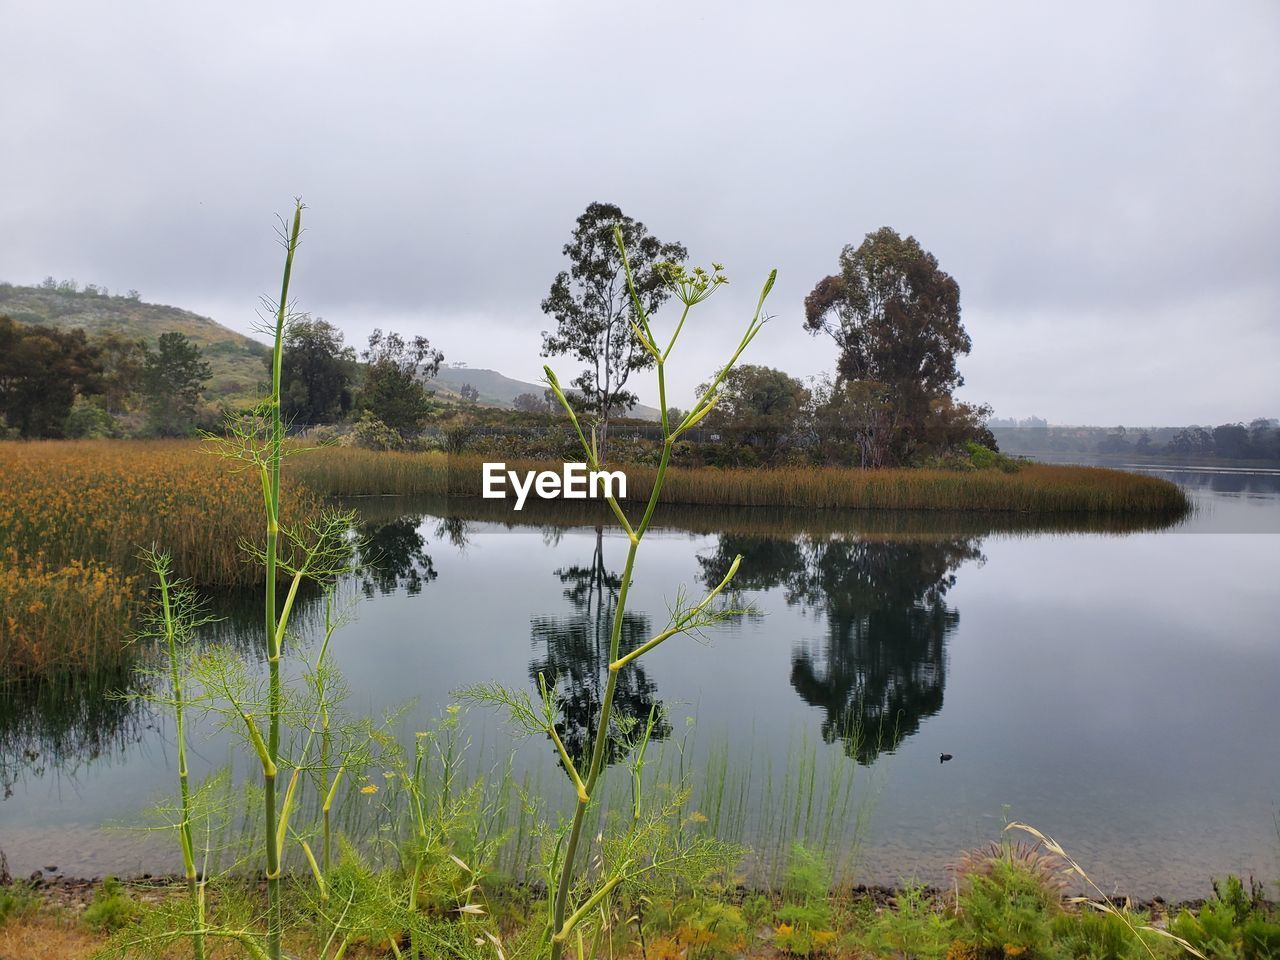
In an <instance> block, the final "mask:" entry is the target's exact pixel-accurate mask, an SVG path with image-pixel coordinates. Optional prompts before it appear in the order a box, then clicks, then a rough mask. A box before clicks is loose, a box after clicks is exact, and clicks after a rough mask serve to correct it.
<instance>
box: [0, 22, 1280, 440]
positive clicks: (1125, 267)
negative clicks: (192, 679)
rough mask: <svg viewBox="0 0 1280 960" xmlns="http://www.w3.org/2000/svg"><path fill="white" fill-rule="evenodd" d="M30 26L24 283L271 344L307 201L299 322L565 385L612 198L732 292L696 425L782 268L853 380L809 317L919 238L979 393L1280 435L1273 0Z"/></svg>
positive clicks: (828, 354) (14, 37) (17, 272)
mask: <svg viewBox="0 0 1280 960" xmlns="http://www.w3.org/2000/svg"><path fill="white" fill-rule="evenodd" d="M0 35H3V37H4V43H3V47H4V65H3V68H2V71H3V84H2V87H0V130H2V131H3V135H4V140H3V148H2V149H0V174H2V175H3V176H2V182H3V189H0V279H4V280H9V281H11V282H18V283H33V282H37V281H39V280H40V279H41V278H42V277H44V276H45V275H47V274H52V275H54V276H56V277H59V278H65V277H75V278H76V279H78V280H80V281H81V282H94V283H98V284H100V285H106V286H108V287H110V288H111V289H112V290H116V289H121V290H123V289H127V288H130V287H133V288H137V289H139V290H141V291H142V294H143V298H144V299H146V300H148V301H153V302H160V303H171V304H175V305H178V306H183V307H187V308H190V309H193V310H196V311H198V312H201V313H205V314H208V315H210V316H212V317H214V318H215V319H216V320H218V321H220V322H222V323H224V324H227V325H228V326H231V327H233V328H236V329H239V330H246V331H247V330H249V329H250V326H251V324H252V322H253V320H254V310H255V305H256V301H257V298H258V296H259V295H260V294H264V293H270V292H271V291H272V290H273V288H275V287H276V286H277V285H278V279H277V278H278V274H279V268H280V256H279V252H278V249H277V248H276V246H275V245H274V242H275V241H274V235H273V232H272V228H273V215H274V214H276V213H277V212H279V213H284V212H287V210H288V207H289V203H290V198H291V197H293V196H294V195H295V194H300V195H301V196H302V197H303V199H304V200H305V202H306V203H307V205H308V207H309V210H308V213H307V215H306V221H305V223H306V227H307V233H306V237H305V244H304V246H303V248H302V250H301V251H300V253H299V260H298V267H297V271H296V280H295V286H294V291H295V293H296V294H297V297H298V301H299V306H300V307H301V308H302V309H305V310H308V311H310V312H311V313H312V314H313V315H319V316H323V317H324V318H325V319H327V320H329V321H331V322H333V323H335V324H336V325H338V326H339V327H341V328H342V329H343V330H344V331H345V333H346V335H347V339H348V342H353V343H356V344H357V345H359V344H362V343H363V341H364V339H365V337H366V336H367V334H368V332H369V331H370V330H371V329H372V328H373V327H375V326H382V327H384V328H393V329H396V330H399V331H401V332H404V333H422V334H425V335H427V336H428V337H430V339H431V340H432V342H433V344H434V345H436V346H438V347H440V348H441V349H442V350H443V351H444V353H445V355H446V359H447V360H449V361H459V360H461V361H465V362H466V363H468V364H469V365H471V366H484V367H492V368H495V369H498V370H501V371H502V372H504V373H506V374H508V375H510V376H515V377H519V378H522V379H529V380H533V379H536V378H537V377H538V376H539V373H540V370H541V364H542V362H543V361H542V359H541V358H540V357H539V355H538V354H539V349H540V345H541V338H540V331H541V330H543V329H545V328H546V327H547V326H548V324H549V318H547V317H545V316H544V315H543V314H542V313H541V311H540V310H539V303H540V301H541V300H542V298H543V297H544V296H545V295H546V293H547V289H548V287H549V285H550V282H551V279H552V277H553V276H554V275H555V273H556V272H557V271H558V270H559V269H561V268H562V267H563V266H564V262H563V257H562V255H561V247H562V246H563V244H564V243H565V241H566V240H567V239H568V235H569V232H570V230H571V229H572V227H573V225H574V220H575V218H576V217H577V216H578V214H579V213H581V212H582V210H583V208H584V207H585V206H586V205H587V204H588V203H590V202H592V201H596V200H603V201H610V202H613V203H617V204H618V205H620V206H621V207H622V209H623V210H624V211H625V212H626V213H627V214H628V215H630V216H632V217H635V218H636V219H639V220H642V221H644V222H645V224H646V225H647V226H648V227H649V229H650V230H651V232H652V233H654V234H655V235H656V236H658V237H659V238H660V239H662V240H678V241H680V242H682V243H684V244H685V245H686V246H687V247H688V248H689V251H690V255H691V259H693V260H694V261H696V262H703V263H705V262H709V261H711V260H713V259H714V260H719V261H722V262H723V263H724V264H725V265H726V268H727V272H728V274H729V277H730V279H731V284H730V286H729V287H728V288H726V289H725V290H722V291H721V292H720V293H719V294H717V296H716V297H715V298H714V299H713V300H712V301H710V302H709V303H708V304H706V305H704V306H703V307H701V308H699V311H698V313H695V315H694V317H695V320H696V325H695V327H694V329H693V331H692V335H691V336H690V337H689V341H688V343H687V344H686V347H685V350H684V352H682V353H680V354H679V355H678V356H677V357H676V358H675V361H674V362H675V364H676V369H675V370H674V372H673V381H674V386H675V389H674V395H673V397H672V398H671V399H672V402H674V403H677V404H680V405H682V406H683V405H687V404H688V402H689V400H690V399H691V396H690V395H691V391H692V389H693V387H694V386H695V385H696V384H697V383H698V382H699V380H701V379H703V378H704V377H705V375H706V374H707V373H708V372H709V371H710V370H711V369H712V368H714V367H715V366H717V364H718V363H719V361H720V360H722V359H723V356H722V355H723V354H724V353H725V350H726V346H727V343H728V340H729V339H730V338H733V339H736V336H737V334H738V332H739V331H740V329H741V328H742V326H743V325H744V324H745V322H746V319H747V316H748V313H749V310H750V307H751V305H752V304H753V303H754V299H755V295H756V292H757V290H758V285H759V283H760V281H762V280H763V278H764V277H765V275H766V274H767V272H768V270H769V268H770V267H773V266H776V267H778V270H779V278H778V284H777V286H776V287H775V290H774V293H773V297H772V298H771V300H770V311H771V312H772V313H773V314H774V315H775V317H776V319H775V320H774V321H773V322H772V323H771V325H770V326H769V327H767V328H766V330H765V332H764V333H763V334H762V335H761V337H760V339H758V340H757V341H756V344H755V345H753V355H752V356H751V357H749V358H748V359H750V360H752V361H754V362H758V363H766V364H769V365H771V366H777V367H781V368H782V369H785V370H787V371H788V372H790V373H792V374H794V375H797V376H810V375H815V374H819V373H821V372H822V371H830V370H833V369H834V366H835V347H834V345H833V343H832V342H831V341H830V340H829V339H813V338H811V337H810V336H808V335H807V334H806V333H805V332H804V331H803V329H802V326H801V320H802V301H803V298H804V296H805V294H806V293H807V292H808V291H809V290H810V289H811V288H812V287H813V285H814V283H815V282H816V281H817V280H819V279H820V278H821V277H823V276H825V275H826V274H829V273H832V272H834V271H835V269H836V260H837V257H838V255H839V252H840V249H841V247H842V246H843V245H844V244H846V243H854V244H856V243H858V242H860V241H861V239H862V237H863V236H864V235H865V234H866V233H868V232H869V231H872V230H875V229H877V228H878V227H880V226H883V225H889V226H892V227H894V228H895V229H897V230H898V231H899V232H901V233H904V234H907V233H910V234H913V235H914V236H915V237H916V238H917V239H918V240H919V241H920V242H921V244H922V245H923V246H924V247H925V248H926V249H928V250H930V251H931V252H932V253H933V254H934V255H935V256H937V258H938V260H939V262H940V264H941V266H942V268H943V269H944V270H946V271H947V272H949V273H950V274H951V275H952V276H954V277H955V278H956V280H957V281H958V282H959V284H960V289H961V304H962V308H963V319H964V323H965V325H966V327H967V328H968V331H969V333H970V335H971V337H972V338H973V351H972V353H971V354H970V355H969V356H968V357H967V358H965V359H964V360H963V361H962V363H961V370H962V372H963V373H964V375H965V377H966V381H967V382H966V385H965V387H964V388H963V389H962V391H961V396H962V397H963V398H965V399H968V400H973V401H981V402H987V403H990V404H992V405H993V406H994V408H995V411H996V414H997V415H998V416H1017V417H1021V416H1027V415H1030V414H1039V415H1040V416H1044V417H1047V418H1049V419H1050V420H1052V421H1054V422H1059V423H1101V424H1116V423H1126V424H1177V423H1187V422H1200V423H1219V422H1223V421H1228V420H1237V419H1248V418H1251V417H1255V416H1264V415H1265V416H1280V173H1278V172H1277V171H1280V105H1278V104H1280V96H1278V95H1280V4H1278V3H1276V2H1275V0H1258V2H1243V0H1236V2H1230V3H1222V4H1209V3H1203V2H1170V0H1155V2H1150V3H1114V2H1106V3H1081V2H1076V3H1056V4H1047V3H1022V2H1008V3H1004V4H984V3H973V2H964V3H956V2H954V0H947V2H939V3H912V2H907V3H893V4H885V3H877V4H871V3H852V2H839V3H837V2H831V3H803V2H790V3H780V2H773V3H755V2H743V0H734V2H726V3H698V2H692V0H689V2H685V3H667V2H649V3H626V4H623V3H616V2H609V0H592V2H534V0H523V2H516V0H512V2H508V3H483V2H470V3H450V4H441V3H417V4H403V5H390V4H387V5H383V4H376V3H361V4H353V3H341V4H325V3H305V4H303V3H299V4H277V3H271V4H261V3H255V4H241V3H217V4H212V3H209V4H199V5H195V4H174V3H171V2H154V3H145V2H130V3H127V4H104V3H83V4H71V3H57V2H49V3H34V2H30V3H18V2H14V0H0ZM661 316H662V314H659V317H660V318H661ZM669 319H670V318H668V320H669ZM553 363H554V364H555V366H556V367H557V369H559V370H560V371H562V372H563V373H565V374H571V373H572V372H574V369H573V364H572V363H571V361H570V360H568V359H567V358H561V359H560V360H558V361H553ZM641 393H642V398H643V399H645V400H648V401H650V402H652V400H653V399H654V397H653V394H652V391H648V390H642V391H641Z"/></svg>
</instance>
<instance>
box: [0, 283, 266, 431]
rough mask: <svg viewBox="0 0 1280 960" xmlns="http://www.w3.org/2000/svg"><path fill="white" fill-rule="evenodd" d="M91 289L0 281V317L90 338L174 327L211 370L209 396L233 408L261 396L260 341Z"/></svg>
mask: <svg viewBox="0 0 1280 960" xmlns="http://www.w3.org/2000/svg"><path fill="white" fill-rule="evenodd" d="M92 289H93V288H90V289H89V290H79V291H73V290H71V289H67V288H65V285H64V287H52V288H51V287H20V286H15V285H13V284H9V283H0V315H3V316H8V317H12V318H13V319H14V320H16V321H18V322H19V323H25V324H39V325H41V326H45V327H52V328H54V329H56V330H73V329H81V330H84V331H85V333H87V334H89V335H91V336H102V335H103V334H107V333H117V334H120V335H121V336H123V337H128V338H129V339H131V340H145V341H147V343H149V344H152V345H154V344H155V342H156V341H157V340H158V339H159V338H160V335H161V334H162V333H168V332H170V331H177V332H179V333H182V334H185V335H186V336H187V337H189V338H190V339H191V340H192V341H193V342H194V343H196V344H197V345H198V346H199V347H200V351H201V354H202V355H203V358H204V359H205V360H207V361H208V362H209V366H210V367H211V368H212V370H213V375H212V376H211V377H210V378H209V383H208V384H207V386H206V388H205V395H206V396H207V397H208V398H209V399H210V400H214V401H218V400H223V401H225V402H227V403H228V404H230V405H231V406H233V407H237V406H246V405H248V404H251V403H253V402H255V401H256V400H257V399H258V397H260V396H261V394H262V391H263V389H264V387H265V385H266V377H267V370H266V358H267V357H268V356H270V353H271V350H270V348H268V347H267V345H266V344H264V343H259V342H258V341H257V340H254V339H253V338H252V337H246V336H245V335H244V334H242V333H237V332H236V331H234V330H232V329H230V328H228V327H224V326H223V325H222V324H220V323H218V322H217V321H216V320H211V319H210V318H209V317H204V316H201V315H200V314H198V313H192V312H191V311H190V310H183V309H181V308H179V307H170V306H165V305H164V304H159V303H144V302H143V301H142V300H141V299H138V298H136V297H121V296H106V295H104V294H103V293H100V292H91V291H92Z"/></svg>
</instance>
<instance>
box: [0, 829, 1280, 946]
mask: <svg viewBox="0 0 1280 960" xmlns="http://www.w3.org/2000/svg"><path fill="white" fill-rule="evenodd" d="M1064 869H1067V870H1069V869H1070V868H1069V867H1065V865H1064V863H1063V862H1062V861H1061V859H1060V858H1057V857H1056V856H1054V855H1053V854H1052V853H1049V852H1047V851H1046V850H1045V849H1044V848H1043V847H1040V846H1037V845H1034V844H1024V843H1019V842H1014V841H1011V840H1006V841H1004V842H1001V843H995V844H993V845H992V846H991V847H990V848H988V849H985V850H975V851H971V852H970V853H968V854H965V855H963V856H962V857H961V858H960V859H959V861H958V863H957V865H956V868H955V871H954V883H953V884H951V885H949V887H948V888H947V889H945V890H939V889H934V888H926V887H922V886H918V885H910V884H908V885H904V886H903V887H901V888H899V889H898V890H896V891H890V890H884V889H874V888H873V889H867V888H865V887H853V886H835V887H833V886H832V885H831V884H830V878H829V875H828V873H827V867H826V865H825V864H824V863H823V861H822V860H821V858H820V857H815V856H813V855H812V854H810V853H808V852H807V851H805V850H804V849H803V848H800V849H798V850H797V851H796V856H795V857H794V858H793V861H792V865H791V867H790V868H789V869H788V871H787V873H786V877H785V882H784V884H783V885H782V886H781V887H780V888H779V889H777V890H774V891H763V890H754V889H751V888H747V887H741V886H737V885H734V884H732V883H729V884H721V885H714V886H705V887H702V888H700V889H697V890H682V891H678V892H675V891H666V892H657V893H655V894H654V895H652V896H648V897H646V898H645V900H644V901H643V902H642V903H638V904H636V906H637V912H635V913H634V914H632V915H631V916H630V917H627V918H622V917H619V918H617V920H616V926H614V927H613V928H612V929H611V930H610V936H609V938H608V940H607V943H603V944H602V945H601V946H602V949H603V951H605V952H602V953H601V954H597V955H598V956H613V957H617V958H624V957H626V958H631V957H634V958H642V960H728V958H732V957H857V958H862V960H871V958H883V960H1014V958H1052V960H1174V958H1177V957H1204V958H1208V960H1272V958H1274V957H1277V956H1280V913H1278V912H1277V910H1276V906H1275V904H1274V903H1272V902H1269V901H1267V900H1266V899H1265V898H1264V897H1263V895H1262V891H1261V888H1260V887H1259V886H1258V885H1256V884H1246V883H1243V882H1241V881H1240V880H1239V879H1238V878H1235V877H1229V878H1227V879H1226V880H1224V881H1223V882H1221V883H1215V884H1214V895H1213V897H1211V898H1210V899H1208V900H1205V901H1202V902H1196V903H1189V904H1185V905H1182V906H1167V905H1165V904H1163V903H1162V902H1160V901H1156V902H1154V903H1150V904H1145V905H1142V906H1136V905H1131V904H1129V903H1127V902H1121V903H1111V902H1107V901H1096V902H1090V903H1085V904H1082V903H1078V902H1073V899H1074V898H1070V897H1064V895H1063V890H1064V882H1063V874H1062V871H1063V870H1064ZM177 890H178V888H177V887H175V886H174V885H172V884H167V883H164V882H156V881H149V882H148V881H142V882H133V883H124V884H122V883H118V882H116V881H114V880H107V881H105V882H102V883H99V884H95V885H92V886H80V885H77V886H76V887H72V888H60V887H58V886H56V885H55V886H52V887H44V888H40V887H36V886H32V885H31V884H29V883H23V882H17V883H10V884H9V885H8V886H3V885H0V956H3V957H15V958H16V957H22V958H24V960H44V958H54V957H57V958H59V960H84V958H90V957H113V956H157V957H159V956H164V957H180V956H183V955H184V954H183V953H182V951H180V950H177V949H170V950H168V951H165V950H163V948H150V949H149V948H147V947H142V948H138V947H136V944H137V943H138V940H139V935H138V934H139V931H140V930H144V929H151V930H154V929H158V927H159V924H160V923H161V922H163V921H164V920H166V919H167V920H175V919H177V917H176V916H175V914H174V908H175V903H176V901H177V898H178V896H179V894H178V892H177ZM288 900H289V903H288V912H289V916H290V918H291V920H292V923H291V926H290V929H289V931H288V933H287V934H286V937H285V947H286V949H287V951H288V952H289V954H290V955H292V956H297V957H315V956H321V955H322V951H323V949H324V946H325V939H326V938H325V935H324V922H323V910H322V909H320V905H319V904H318V903H317V902H316V901H315V900H314V898H311V897H308V896H306V895H305V893H304V892H302V891H301V890H300V889H299V888H297V887H291V888H290V889H289V893H288ZM483 902H484V914H483V916H482V915H480V914H471V915H464V914H459V913H457V912H456V911H450V910H449V905H448V902H447V901H445V902H439V903H437V904H436V909H439V910H441V911H442V912H443V913H444V914H446V916H447V915H448V914H449V913H452V916H447V918H446V919H444V921H443V923H442V924H441V932H440V933H438V935H437V940H436V944H435V946H436V949H437V950H438V953H436V954H435V955H437V956H453V957H477V958H481V957H483V958H486V960H491V958H494V957H499V956H511V955H513V954H514V953H516V952H518V951H519V950H520V945H521V944H522V943H524V942H526V941H527V939H528V937H529V928H530V927H531V926H536V925H537V923H538V922H539V917H540V913H541V911H542V910H543V909H544V908H545V902H544V899H543V896H542V894H541V893H540V892H539V891H538V890H537V889H535V888H530V887H528V886H524V885H521V884H516V883H512V882H510V881H509V880H500V879H496V878H487V881H486V891H485V896H484V900H483ZM214 903H215V909H216V910H217V911H219V912H222V913H225V914H227V915H231V916H236V917H238V919H239V922H242V923H245V924H250V923H252V921H253V917H254V915H255V913H256V912H258V911H260V910H261V893H260V891H259V890H258V889H257V887H256V886H255V885H253V884H245V883H239V884H236V883H228V884H225V885H223V886H222V887H220V888H219V891H218V893H217V895H216V897H215V900H214ZM478 931H479V932H478ZM486 934H488V936H487V935H486ZM490 936H491V937H492V939H490ZM477 937H478V939H479V940H480V941H481V942H480V943H476V939H477ZM408 949H409V943H408V939H407V937H406V931H403V930H398V929H396V925H395V923H394V922H392V923H389V924H386V925H385V926H384V927H383V928H382V929H375V928H372V927H371V928H370V929H369V930H368V931H367V932H365V933H364V934H363V935H362V936H361V937H359V938H358V939H357V940H355V941H353V942H352V944H351V945H350V947H349V948H348V950H347V951H346V954H345V956H346V957H347V958H350V960H372V958H383V957H397V956H401V955H404V954H405V953H406V951H407V950H408ZM232 955H234V953H233V952H230V951H228V950H226V949H224V948H218V947H215V948H214V949H213V951H212V952H211V953H210V956H218V957H220V956H232ZM582 960H586V958H585V957H583V958H582Z"/></svg>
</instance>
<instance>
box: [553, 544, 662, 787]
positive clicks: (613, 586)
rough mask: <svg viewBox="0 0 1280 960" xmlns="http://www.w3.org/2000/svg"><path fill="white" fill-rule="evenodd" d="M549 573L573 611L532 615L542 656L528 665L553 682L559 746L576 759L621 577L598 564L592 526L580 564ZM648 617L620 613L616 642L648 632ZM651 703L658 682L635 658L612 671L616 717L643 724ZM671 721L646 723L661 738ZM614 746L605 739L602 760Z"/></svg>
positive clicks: (595, 713)
mask: <svg viewBox="0 0 1280 960" xmlns="http://www.w3.org/2000/svg"><path fill="white" fill-rule="evenodd" d="M555 576H556V577H558V578H559V579H560V582H561V583H563V584H564V585H565V589H564V598H565V600H567V601H568V602H569V606H570V607H571V608H572V610H573V612H572V614H570V615H569V616H555V617H534V618H533V619H532V620H531V623H530V631H531V635H532V640H533V646H534V648H535V649H541V650H542V651H543V655H542V656H541V657H535V658H534V660H533V662H532V663H530V664H529V677H530V679H532V680H533V682H534V684H535V686H536V684H537V682H538V674H542V675H543V676H544V677H546V679H547V682H548V683H549V684H550V683H552V682H553V681H554V683H555V684H556V686H557V699H558V703H559V706H560V713H561V717H562V720H561V722H560V724H559V725H558V726H557V728H556V732H557V733H559V735H560V739H561V740H562V741H563V742H564V745H565V749H566V750H567V751H568V753H569V755H570V756H571V757H573V758H574V759H575V761H576V760H577V759H578V758H581V757H585V756H586V755H587V753H588V751H589V750H590V748H591V744H592V743H593V742H594V740H595V735H596V730H597V724H598V722H599V717H600V702H601V698H602V697H603V695H604V685H605V682H606V677H607V674H608V672H609V635H610V631H611V630H612V627H613V615H614V608H615V606H616V604H617V599H618V590H619V588H620V587H621V586H622V578H621V577H620V576H619V575H618V574H617V573H614V572H612V571H610V570H608V569H607V568H606V567H605V562H604V538H603V535H602V532H601V531H600V530H597V531H596V537H595V550H594V551H593V553H592V556H591V561H590V563H588V564H586V565H585V566H571V567H561V568H560V569H559V570H556V571H555ZM650 632H651V631H650V623H649V618H648V617H646V616H644V615H643V614H640V613H634V612H626V613H624V614H623V616H622V634H621V645H620V649H621V650H623V651H627V650H631V649H634V648H635V647H637V646H639V645H640V644H642V643H644V642H645V641H646V640H648V639H649V636H650ZM654 707H658V708H659V710H658V712H659V714H661V701H659V700H658V699H657V687H656V686H655V685H654V683H653V681H652V680H650V679H649V676H648V674H647V673H646V672H645V669H644V666H643V665H642V664H640V663H635V664H633V665H632V666H630V667H628V668H627V669H626V670H622V671H619V673H618V680H617V690H616V691H615V693H614V701H613V715H614V718H615V722H620V723H621V724H622V725H624V726H625V725H627V724H629V723H633V722H640V723H644V722H646V721H647V720H648V719H649V714H650V711H651V710H653V709H654ZM670 732H671V728H670V726H669V725H668V724H667V723H666V722H665V720H663V719H661V718H659V719H658V721H657V723H656V724H655V726H654V729H653V737H654V738H655V739H663V738H665V737H666V736H667V735H668V734H670ZM621 752H622V751H621V749H620V748H619V747H618V746H617V745H616V744H615V743H614V742H613V741H610V746H609V752H608V753H607V754H606V757H605V760H606V762H608V763H613V762H615V761H616V760H618V759H620V754H621Z"/></svg>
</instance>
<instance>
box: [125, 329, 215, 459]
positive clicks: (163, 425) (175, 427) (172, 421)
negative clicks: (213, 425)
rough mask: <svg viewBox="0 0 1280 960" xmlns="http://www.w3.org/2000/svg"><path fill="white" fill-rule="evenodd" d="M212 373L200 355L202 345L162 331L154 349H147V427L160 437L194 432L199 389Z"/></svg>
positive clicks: (145, 391) (145, 383)
mask: <svg viewBox="0 0 1280 960" xmlns="http://www.w3.org/2000/svg"><path fill="white" fill-rule="evenodd" d="M212 373H213V371H212V370H211V369H210V367H209V364H208V363H206V362H205V361H204V360H202V359H201V358H200V348H199V347H198V346H196V344H194V343H192V342H191V340H190V339H188V338H187V336H186V335H185V334H182V333H178V332H177V331H172V332H170V333H162V334H160V339H159V341H157V343H156V347H155V349H154V350H153V349H151V348H150V347H147V348H146V359H145V360H144V362H143V372H142V387H143V393H144V394H145V396H146V400H147V428H148V430H149V431H150V432H151V433H153V434H155V435H156V436H161V437H183V436H187V435H189V434H190V433H192V432H193V431H194V430H195V422H196V405H197V404H198V403H199V402H200V392H201V391H202V390H203V389H204V385H205V382H206V381H207V380H208V379H209V377H210V376H211V375H212Z"/></svg>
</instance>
